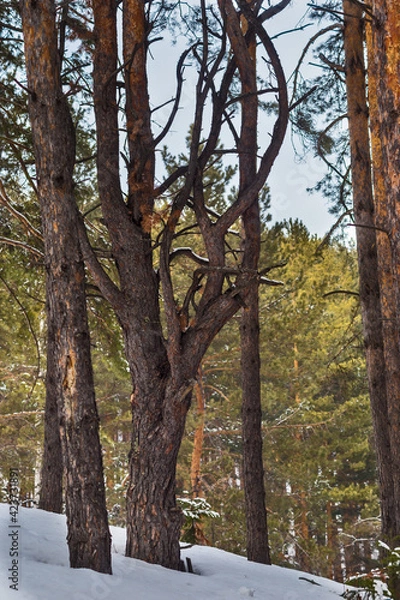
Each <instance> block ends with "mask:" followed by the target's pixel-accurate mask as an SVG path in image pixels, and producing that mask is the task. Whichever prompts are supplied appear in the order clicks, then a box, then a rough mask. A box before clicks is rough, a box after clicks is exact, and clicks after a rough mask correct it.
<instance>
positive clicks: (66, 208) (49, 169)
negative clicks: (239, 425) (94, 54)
mask: <svg viewBox="0 0 400 600" xmlns="http://www.w3.org/2000/svg"><path fill="white" fill-rule="evenodd" d="M22 16H23V33H24V44H25V57H26V71H27V79H28V88H29V112H30V119H31V125H32V134H33V142H34V151H35V160H36V169H37V177H38V191H39V201H40V208H41V216H42V228H43V237H44V244H45V263H46V271H47V300H48V315H49V317H48V318H49V323H50V325H51V326H54V328H55V342H56V343H55V351H54V356H55V358H56V369H55V375H56V377H57V378H58V383H57V385H58V388H59V390H61V394H60V396H59V397H58V419H59V421H60V432H61V443H62V452H63V459H64V468H65V472H66V514H67V525H68V538H67V539H68V546H69V555H70V564H71V566H72V567H76V568H80V567H85V568H91V569H94V570H95V571H100V572H103V573H111V549H110V546H111V539H110V534H109V530H108V524H107V511H106V505H105V491H104V481H103V469H102V456H101V448H100V441H99V432H98V429H99V420H98V415H97V407H96V402H95V396H94V384H93V374H92V364H91V357H90V338H89V330H88V323H87V313H86V297H85V271H84V263H83V260H82V256H81V253H80V248H79V238H78V218H77V216H78V213H77V207H76V202H75V198H74V195H73V188H74V182H73V177H72V174H73V167H74V161H75V136H74V127H73V124H72V119H71V115H70V112H69V107H68V104H67V100H66V98H65V96H64V94H63V92H62V85H61V78H60V57H59V53H58V48H57V34H56V27H55V5H54V2H52V1H51V0H37V1H36V2H31V1H30V0H25V1H24V2H23V3H22Z"/></svg>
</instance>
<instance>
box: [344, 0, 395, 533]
mask: <svg viewBox="0 0 400 600" xmlns="http://www.w3.org/2000/svg"><path fill="white" fill-rule="evenodd" d="M343 10H344V13H345V15H346V17H345V29H344V44H345V55H346V89H347V103H348V116H349V131H350V145H351V166H352V184H353V206H354V217H355V224H356V235H357V253H358V266H359V281H360V304H361V313H362V320H363V330H364V344H365V353H366V361H367V372H368V380H369V392H370V400H371V409H372V418H373V425H374V432H375V446H376V452H377V463H378V471H379V480H380V498H381V512H382V529H383V533H384V535H385V537H386V536H388V537H389V538H392V537H393V534H394V533H395V531H396V518H395V504H394V502H395V490H394V481H393V457H392V452H391V445H390V439H391V436H390V428H389V419H388V401H389V400H388V395H387V391H388V389H387V379H386V376H387V365H386V360H385V352H384V338H383V328H382V309H381V294H380V286H379V263H378V254H377V235H376V229H375V207H374V198H373V189H372V180H371V158H370V139H369V131H368V108H367V103H366V85H365V65H364V46H363V39H364V37H363V21H362V16H363V11H362V8H361V5H358V4H356V3H353V2H352V1H351V0H343Z"/></svg>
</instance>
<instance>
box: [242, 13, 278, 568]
mask: <svg viewBox="0 0 400 600" xmlns="http://www.w3.org/2000/svg"><path fill="white" fill-rule="evenodd" d="M243 28H244V30H247V40H248V42H247V43H248V45H249V52H248V58H247V64H245V62H246V61H245V60H244V61H243V65H242V66H241V67H239V71H240V72H241V80H242V94H243V96H244V97H245V99H244V100H243V101H242V129H241V135H240V141H239V148H240V155H239V172H240V183H239V185H240V189H242V190H244V189H246V188H247V187H248V186H249V185H250V183H251V181H252V180H253V179H254V177H255V175H256V172H257V122H258V119H257V113H258V102H257V96H256V89H257V77H256V39H255V35H254V31H252V30H251V29H250V30H248V27H247V22H244V23H243ZM243 231H244V241H243V244H244V254H245V256H246V257H247V260H246V262H245V263H244V266H245V267H246V268H248V269H251V270H253V272H254V274H255V276H254V277H253V279H252V281H251V283H250V285H249V290H248V294H247V297H246V307H245V308H244V309H243V310H242V313H241V319H240V346H241V385H242V441H243V484H244V493H245V507H246V537H247V558H248V560H251V561H254V562H258V563H262V564H271V559H270V554H269V545H268V528H267V511H266V506H265V487H264V466H263V442H262V412H261V380H260V324H259V307H258V305H259V300H258V278H257V276H256V274H257V269H258V261H259V256H260V238H261V224H260V211H259V207H258V198H257V197H256V198H255V199H254V202H253V205H252V206H251V207H250V208H249V209H248V210H247V211H246V212H245V213H244V215H243Z"/></svg>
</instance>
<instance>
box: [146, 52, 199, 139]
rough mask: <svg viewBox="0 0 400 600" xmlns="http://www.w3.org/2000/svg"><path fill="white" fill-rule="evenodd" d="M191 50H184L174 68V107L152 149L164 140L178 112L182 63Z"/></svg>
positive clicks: (181, 83)
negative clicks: (175, 84) (175, 82)
mask: <svg viewBox="0 0 400 600" xmlns="http://www.w3.org/2000/svg"><path fill="white" fill-rule="evenodd" d="M195 45H196V46H197V44H195ZM192 49H193V46H192V47H191V48H188V49H187V50H185V52H184V53H183V54H182V56H181V57H180V59H179V61H178V64H177V66H176V79H177V86H176V96H175V101H174V106H173V107H172V111H171V114H170V116H169V118H168V121H167V123H166V125H165V127H164V129H163V130H162V132H161V133H160V134H159V135H158V136H157V137H156V138H155V140H154V147H156V146H158V144H159V143H160V142H161V140H163V139H164V138H165V136H166V135H167V133H168V132H169V130H170V129H171V126H172V123H173V122H174V120H175V117H176V114H177V112H178V110H179V102H180V100H181V95H182V86H183V68H184V67H183V63H184V61H185V59H186V57H187V56H188V54H190V52H192Z"/></svg>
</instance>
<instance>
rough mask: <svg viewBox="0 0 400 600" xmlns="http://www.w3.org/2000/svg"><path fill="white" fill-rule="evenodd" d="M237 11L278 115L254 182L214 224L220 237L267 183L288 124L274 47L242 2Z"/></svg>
mask: <svg viewBox="0 0 400 600" xmlns="http://www.w3.org/2000/svg"><path fill="white" fill-rule="evenodd" d="M240 7H241V9H242V12H243V14H244V16H245V17H246V19H247V21H249V23H251V25H253V27H254V30H255V32H256V34H257V35H258V37H259V38H260V40H261V42H262V44H263V46H264V48H265V50H266V52H267V54H268V56H269V59H270V61H271V64H272V68H273V70H274V73H275V77H276V80H277V83H278V89H279V95H278V97H279V100H278V106H279V114H278V118H277V120H276V122H275V125H274V128H273V132H272V139H271V142H270V144H269V146H268V148H267V149H266V150H265V152H264V154H263V156H262V158H261V163H260V166H259V169H258V173H257V175H256V177H255V178H254V181H253V182H252V183H251V184H250V185H249V186H248V187H247V188H246V189H245V190H243V192H242V193H241V194H240V195H239V197H238V198H237V200H236V201H235V202H234V203H233V204H232V205H231V206H230V207H229V208H228V210H227V211H226V212H225V213H224V214H223V215H222V216H221V218H220V219H219V220H218V222H217V223H216V228H217V230H218V231H219V232H220V233H221V232H226V231H227V230H228V229H229V227H230V226H231V225H232V223H234V222H235V221H236V220H237V219H238V218H239V217H240V215H241V214H242V213H243V212H244V211H245V210H246V209H247V208H248V207H249V206H250V205H251V204H252V202H253V201H254V198H255V197H256V196H257V195H258V193H259V191H260V190H261V188H262V186H263V185H264V183H265V181H266V180H267V177H268V175H269V173H270V170H271V168H272V165H273V164H274V162H275V159H276V157H277V156H278V153H279V150H280V148H281V146H282V143H283V140H284V137H285V134H286V129H287V125H288V120H289V103H288V93H287V85H286V78H285V74H284V71H283V68H282V64H281V61H280V58H279V56H278V53H277V51H276V49H275V46H274V44H273V43H272V41H271V38H270V37H269V35H268V34H267V32H266V31H265V29H264V28H263V27H262V25H261V23H260V22H259V20H258V19H257V17H256V16H255V15H254V13H253V11H252V10H250V9H249V8H248V6H247V5H246V4H245V3H243V2H240Z"/></svg>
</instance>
